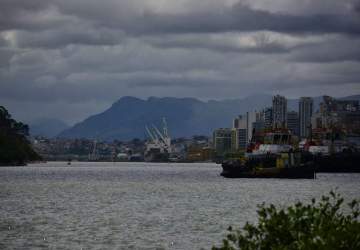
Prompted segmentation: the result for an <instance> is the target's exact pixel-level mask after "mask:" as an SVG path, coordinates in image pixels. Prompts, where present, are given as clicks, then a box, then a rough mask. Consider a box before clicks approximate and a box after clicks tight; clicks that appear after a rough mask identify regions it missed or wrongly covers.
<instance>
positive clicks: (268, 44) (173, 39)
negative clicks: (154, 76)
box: [145, 33, 290, 54]
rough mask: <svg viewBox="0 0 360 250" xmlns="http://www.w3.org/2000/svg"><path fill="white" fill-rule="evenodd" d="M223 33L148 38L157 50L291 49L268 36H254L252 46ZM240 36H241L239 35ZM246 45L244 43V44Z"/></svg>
mask: <svg viewBox="0 0 360 250" xmlns="http://www.w3.org/2000/svg"><path fill="white" fill-rule="evenodd" d="M227 35H228V34H224V33H222V34H221V35H220V36H215V37H214V35H209V34H188V35H180V36H177V35H176V36H171V35H170V36H162V37H161V39H159V38H154V37H152V38H148V39H145V41H147V42H149V43H150V44H152V45H153V46H156V47H157V48H185V49H208V50H214V51H219V52H224V53H227V52H228V53H233V52H241V53H265V54H267V53H286V52H289V51H290V49H289V48H287V47H286V46H284V45H283V44H282V43H281V42H278V41H272V40H271V39H270V38H269V36H267V35H266V34H263V33H261V34H256V35H254V36H252V37H251V38H252V41H251V42H252V44H251V45H244V44H241V43H240V42H239V41H237V40H236V37H234V36H227ZM239 36H240V35H239ZM243 43H244V42H243Z"/></svg>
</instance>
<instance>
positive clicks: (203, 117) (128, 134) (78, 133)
mask: <svg viewBox="0 0 360 250" xmlns="http://www.w3.org/2000/svg"><path fill="white" fill-rule="evenodd" d="M345 98H346V97H345ZM320 99H321V98H320V97H315V98H314V103H315V104H316V105H317V104H318V103H319V102H320ZM271 100H272V96H271V95H266V94H258V95H253V96H251V97H247V98H244V99H229V100H222V101H221V100H218V101H214V100H213V101H207V102H203V101H200V100H198V99H195V98H177V97H149V98H148V99H146V100H143V99H140V98H137V97H132V96H124V97H122V98H120V99H119V100H118V101H117V102H116V103H114V104H113V105H112V106H111V107H110V108H109V109H107V110H105V111H104V112H102V113H100V114H96V115H92V116H90V117H89V118H87V119H85V120H84V121H83V122H80V123H78V124H75V125H74V126H73V127H72V128H70V129H67V130H65V131H64V132H62V133H61V134H60V135H59V136H60V137H66V138H95V137H96V138H98V139H103V140H113V139H119V140H130V139H133V138H145V137H144V134H145V126H146V125H149V124H156V123H157V122H161V118H162V117H166V119H167V122H168V126H169V130H170V133H171V135H172V136H173V137H184V136H185V137H189V136H192V135H195V134H197V135H211V133H212V131H213V130H214V129H215V128H220V127H231V124H232V120H233V119H234V117H236V116H238V115H241V114H245V113H246V112H248V111H255V110H258V111H259V110H262V109H263V108H265V107H270V106H271V103H272V101H271ZM288 109H289V110H295V111H296V110H297V109H298V100H297V99H289V100H288Z"/></svg>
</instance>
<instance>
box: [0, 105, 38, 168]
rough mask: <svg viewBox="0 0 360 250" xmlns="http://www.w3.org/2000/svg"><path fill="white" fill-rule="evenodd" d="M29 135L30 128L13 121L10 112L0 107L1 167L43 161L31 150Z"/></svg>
mask: <svg viewBox="0 0 360 250" xmlns="http://www.w3.org/2000/svg"><path fill="white" fill-rule="evenodd" d="M28 135H29V126H28V125H26V124H24V123H22V122H17V121H16V120H14V119H12V118H11V115H10V114H9V112H8V111H7V110H6V109H5V108H4V107H2V106H0V166H1V165H23V164H25V163H27V162H29V161H36V160H40V159H41V157H40V156H39V155H38V154H37V153H36V152H35V151H34V150H33V149H32V148H31V145H30V143H29V141H28V140H27V136H28Z"/></svg>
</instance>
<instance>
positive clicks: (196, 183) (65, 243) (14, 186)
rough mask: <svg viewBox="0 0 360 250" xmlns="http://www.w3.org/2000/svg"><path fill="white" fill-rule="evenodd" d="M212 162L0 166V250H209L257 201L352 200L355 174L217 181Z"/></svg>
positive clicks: (359, 182)
mask: <svg viewBox="0 0 360 250" xmlns="http://www.w3.org/2000/svg"><path fill="white" fill-rule="evenodd" d="M220 172H221V167H220V165H216V164H149V163H115V164H114V163H72V165H71V166H67V165H66V163H64V162H56V163H51V162H50V163H46V164H33V165H29V166H27V167H3V168H0V249H201V248H204V249H210V248H211V246H212V245H214V244H218V243H220V242H221V239H222V237H223V236H224V235H225V233H226V231H225V230H226V228H227V227H228V226H229V225H233V226H242V225H244V224H245V222H246V221H252V222H253V221H256V206H257V204H260V203H262V202H266V203H270V202H271V203H275V204H278V205H286V204H288V203H293V202H295V201H298V200H301V201H305V202H307V201H310V199H311V198H312V197H320V196H321V195H323V194H327V193H328V192H329V191H330V190H331V189H335V188H338V191H339V192H340V193H341V194H342V195H343V196H344V197H345V199H346V200H348V201H350V199H353V198H359V196H360V195H359V191H360V175H359V174H319V175H318V179H316V180H280V179H267V180H266V179H224V178H222V177H221V176H219V173H220Z"/></svg>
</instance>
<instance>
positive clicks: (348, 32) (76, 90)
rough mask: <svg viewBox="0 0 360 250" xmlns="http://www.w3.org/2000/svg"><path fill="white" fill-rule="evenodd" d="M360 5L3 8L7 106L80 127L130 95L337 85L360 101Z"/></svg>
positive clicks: (1, 71)
mask: <svg viewBox="0 0 360 250" xmlns="http://www.w3.org/2000/svg"><path fill="white" fill-rule="evenodd" d="M359 6H360V5H359V1H353V0H343V1H338V0H317V1H308V0H296V1H295V0H274V1H271V2H268V1H261V0H251V1H250V0H246V1H245V0H244V1H235V0H228V1H217V0H206V1H205V0H204V1H190V0H178V1H164V2H162V1H161V2H159V1H157V0H148V1H143V0H122V1H120V0H106V1H101V2H99V1H97V0H71V1H70V0H69V1H64V0H51V1H48V0H31V1H24V0H0V99H1V100H2V101H3V103H4V104H7V105H9V106H10V110H11V109H12V110H14V112H15V114H17V115H18V116H19V117H20V118H21V117H24V118H26V119H27V120H29V119H30V118H31V117H29V115H27V114H31V113H32V112H31V109H33V110H36V109H38V108H39V107H41V106H46V107H47V108H46V111H44V113H41V114H34V116H35V115H38V116H40V115H44V116H51V114H53V115H54V116H55V114H58V115H59V116H60V118H63V119H65V120H67V121H70V122H74V121H75V120H77V119H82V118H84V117H85V116H86V114H91V113H94V112H99V111H101V109H102V108H104V107H107V106H109V105H111V103H112V102H113V101H115V100H117V99H118V98H119V97H121V96H124V95H133V96H138V97H148V96H178V97H184V96H190V97H198V98H202V99H221V98H236V97H244V96H247V95H251V94H255V93H259V92H266V93H276V92H280V93H289V94H291V95H292V97H293V96H294V95H297V96H300V95H303V94H311V95H318V94H330V95H331V94H335V95H337V94H338V93H339V92H338V91H336V87H338V86H341V90H342V92H341V93H342V94H350V93H354V91H360V90H359V87H358V86H359V85H360V82H359V79H360V75H359V73H358V68H359V67H360V62H359V55H360V50H359V48H360V38H359V32H360V15H359ZM97 103H98V107H100V108H96V106H97ZM72 105H73V107H76V108H74V110H73V109H72V108H71V107H72ZM86 105H89V106H88V107H91V108H86V107H87V106H86ZM24 106H26V112H25V111H22V110H23V107H24Z"/></svg>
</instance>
